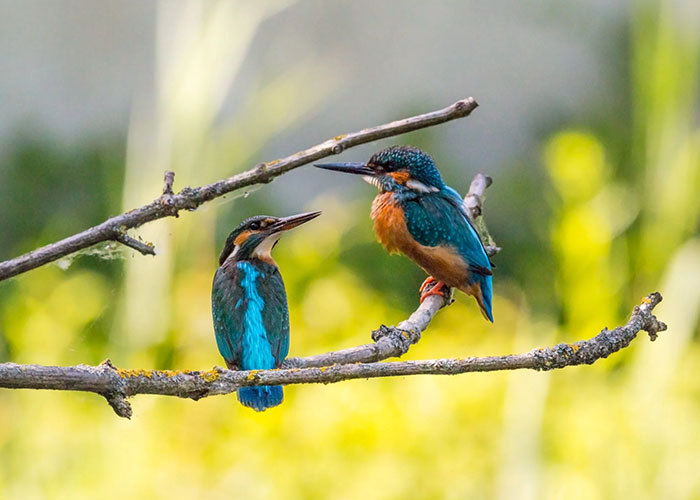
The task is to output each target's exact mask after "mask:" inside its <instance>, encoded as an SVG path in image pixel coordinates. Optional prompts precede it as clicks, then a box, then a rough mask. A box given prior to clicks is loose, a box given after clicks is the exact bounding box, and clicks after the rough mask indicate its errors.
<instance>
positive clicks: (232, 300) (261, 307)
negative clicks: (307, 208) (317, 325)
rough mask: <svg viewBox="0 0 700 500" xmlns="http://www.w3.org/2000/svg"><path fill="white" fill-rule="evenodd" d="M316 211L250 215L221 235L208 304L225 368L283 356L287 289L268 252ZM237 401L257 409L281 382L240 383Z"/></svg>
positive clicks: (270, 401)
mask: <svg viewBox="0 0 700 500" xmlns="http://www.w3.org/2000/svg"><path fill="white" fill-rule="evenodd" d="M320 214H321V212H309V213H304V214H299V215H293V216H290V217H284V218H278V217H269V216H266V215H261V216H257V217H251V218H250V219H246V220H244V221H243V222H241V223H240V224H239V225H238V227H237V228H236V229H234V230H233V231H232V232H231V234H230V235H229V236H228V238H227V239H226V244H225V245H224V250H223V251H222V252H221V256H220V257H219V268H218V269H217V270H216V274H215V275H214V283H213V285H212V291H211V303H212V315H213V317H214V331H215V333H216V344H217V346H218V347H219V352H220V353H221V355H222V356H223V357H224V360H225V361H226V366H227V367H228V368H229V369H230V370H268V369H271V368H277V367H279V366H280V363H282V361H283V360H284V359H285V358H286V357H287V353H288V352H289V310H288V308H287V293H286V292H285V289H284V282H283V281H282V275H281V274H280V271H279V268H278V267H277V264H276V263H275V261H274V260H273V259H272V256H271V252H272V248H273V247H274V246H275V245H276V244H277V241H278V240H279V238H280V236H282V233H283V232H284V231H287V230H289V229H292V228H294V227H297V226H299V225H300V224H303V223H305V222H308V221H310V220H311V219H314V218H316V217H318V216H319V215H320ZM238 400H239V401H240V402H241V403H242V404H243V405H245V406H248V407H250V408H253V409H254V410H257V411H263V410H266V409H267V408H271V407H273V406H277V405H279V404H280V403H282V386H254V387H241V388H240V389H238Z"/></svg>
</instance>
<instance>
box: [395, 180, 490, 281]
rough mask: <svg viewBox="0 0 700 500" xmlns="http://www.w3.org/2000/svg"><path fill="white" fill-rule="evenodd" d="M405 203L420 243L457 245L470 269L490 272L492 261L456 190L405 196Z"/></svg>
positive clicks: (478, 271)
mask: <svg viewBox="0 0 700 500" xmlns="http://www.w3.org/2000/svg"><path fill="white" fill-rule="evenodd" d="M402 204H403V208H404V210H405V211H406V225H407V227H408V231H409V232H410V233H411V236H413V238H415V240H416V241H417V242H418V243H420V244H421V245H425V246H429V247H435V246H451V247H453V248H456V249H457V251H458V252H459V254H460V255H462V256H463V257H464V258H465V260H466V261H467V263H468V265H469V269H470V270H471V271H473V272H475V273H478V274H481V275H484V276H488V275H491V261H490V260H489V257H488V255H487V254H486V250H485V249H484V245H483V244H482V242H481V239H480V238H479V235H478V233H477V232H476V230H475V229H474V227H473V226H472V225H471V223H470V222H469V220H468V219H467V216H466V213H465V212H464V209H463V208H462V198H461V197H460V196H459V195H458V194H457V192H456V191H454V190H453V189H452V188H449V187H445V188H443V189H442V190H441V191H438V192H436V193H425V194H421V195H420V196H416V197H412V198H409V199H405V200H404V201H403V202H402Z"/></svg>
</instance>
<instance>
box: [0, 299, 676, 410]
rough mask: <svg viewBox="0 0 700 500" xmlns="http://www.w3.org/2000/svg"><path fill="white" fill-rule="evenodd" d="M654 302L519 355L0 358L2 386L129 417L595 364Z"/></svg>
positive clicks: (655, 328) (627, 337)
mask: <svg viewBox="0 0 700 500" xmlns="http://www.w3.org/2000/svg"><path fill="white" fill-rule="evenodd" d="M659 302H661V295H660V294H659V293H652V294H650V295H649V296H647V297H645V298H644V300H643V301H642V304H641V305H639V306H637V307H635V308H634V311H633V313H632V315H631V317H630V319H629V321H627V323H626V324H625V325H624V326H620V327H617V328H615V329H614V330H608V329H607V328H606V329H603V331H601V332H600V333H599V334H598V335H596V336H595V337H593V338H591V339H588V340H582V341H579V342H575V343H573V344H558V345H556V346H554V347H547V348H539V349H534V350H532V351H529V352H526V353H523V354H511V355H507V356H486V357H480V358H463V359H458V358H455V359H435V360H424V361H400V362H380V363H355V364H343V365H334V366H328V367H320V368H317V367H312V368H291V369H278V370H260V371H231V370H225V369H223V368H218V367H217V368H214V369H213V370H210V371H183V372H171V371H160V370H122V369H119V368H115V367H114V366H113V365H112V364H111V363H109V362H105V363H102V364H101V365H99V366H85V365H79V366H66V367H62V366H38V365H17V364H14V363H3V364H0V387H7V388H13V389H53V390H70V391H85V392H94V393H97V394H101V395H103V396H105V397H106V398H107V400H108V401H109V403H110V405H111V406H112V408H113V409H114V410H115V411H116V412H117V414H118V415H120V416H123V417H127V418H128V417H129V416H130V415H131V408H130V407H129V404H128V402H127V401H126V398H127V397H129V396H133V395H136V394H160V395H164V396H177V397H181V398H192V399H200V398H203V397H206V396H213V395H217V394H229V393H231V392H234V391H236V390H237V389H238V388H240V387H244V386H252V385H290V384H313V383H323V384H329V383H335V382H340V381H343V380H351V379H358V378H377V377H393V376H407V375H457V374H461V373H468V372H488V371H497V370H519V369H531V370H552V369H555V368H564V367H567V366H575V365H581V364H592V363H594V362H595V361H597V360H599V359H602V358H606V357H608V356H609V355H610V354H613V353H615V352H617V351H619V350H620V349H623V348H625V347H627V346H628V345H629V344H630V343H631V342H632V340H634V339H635V337H636V336H637V334H638V333H639V332H640V331H642V330H645V331H647V332H648V333H649V336H650V338H651V339H652V340H654V339H655V338H656V336H657V334H658V332H660V331H663V330H666V325H665V324H664V323H662V322H660V321H659V320H657V319H656V317H655V316H654V315H653V314H652V311H653V309H654V307H656V305H657V304H658V303H659Z"/></svg>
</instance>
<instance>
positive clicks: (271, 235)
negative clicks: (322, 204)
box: [219, 212, 321, 266]
mask: <svg viewBox="0 0 700 500" xmlns="http://www.w3.org/2000/svg"><path fill="white" fill-rule="evenodd" d="M319 215H321V212H307V213H303V214H298V215H290V216H289V217H271V216H269V215H256V216H255V217H251V218H249V219H246V220H244V221H243V222H241V223H240V224H239V225H238V227H237V228H236V229H234V230H233V231H231V234H229V235H228V238H226V244H225V245H224V249H223V251H222V252H221V256H220V257H219V265H220V266H222V265H223V264H224V262H226V261H227V260H228V259H234V260H236V261H242V260H249V259H253V258H258V259H262V260H267V261H272V257H271V256H270V252H271V251H272V248H273V247H274V246H275V244H276V243H277V241H278V240H279V239H280V237H281V236H282V233H283V232H285V231H288V230H290V229H292V228H295V227H297V226H299V225H301V224H304V223H305V222H308V221H310V220H311V219H315V218H316V217H318V216H319Z"/></svg>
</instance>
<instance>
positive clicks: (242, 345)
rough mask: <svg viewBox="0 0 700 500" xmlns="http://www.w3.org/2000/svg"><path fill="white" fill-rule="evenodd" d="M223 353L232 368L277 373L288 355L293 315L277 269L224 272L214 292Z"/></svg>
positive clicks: (236, 266)
mask: <svg viewBox="0 0 700 500" xmlns="http://www.w3.org/2000/svg"><path fill="white" fill-rule="evenodd" d="M212 315H213V320H214V331H215V333H216V343H217V346H218V348H219V352H220V353H221V355H222V356H223V358H224V360H226V364H227V366H229V367H230V368H238V369H244V370H252V369H268V368H275V367H277V366H279V364H280V363H281V362H282V360H284V358H285V357H286V356H287V353H288V351H289V312H288V310H287V295H286V293H285V290H284V283H283V282H282V277H281V275H280V273H279V271H278V270H277V268H276V267H275V266H273V265H270V264H267V263H263V262H256V263H252V262H238V263H231V265H224V266H222V267H220V268H219V269H218V270H217V271H216V274H215V275H214V283H213V286H212Z"/></svg>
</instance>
